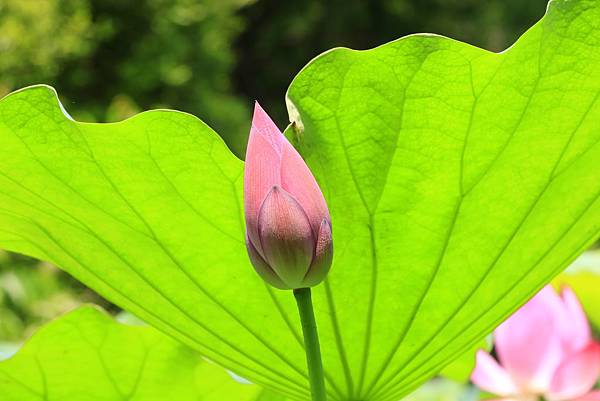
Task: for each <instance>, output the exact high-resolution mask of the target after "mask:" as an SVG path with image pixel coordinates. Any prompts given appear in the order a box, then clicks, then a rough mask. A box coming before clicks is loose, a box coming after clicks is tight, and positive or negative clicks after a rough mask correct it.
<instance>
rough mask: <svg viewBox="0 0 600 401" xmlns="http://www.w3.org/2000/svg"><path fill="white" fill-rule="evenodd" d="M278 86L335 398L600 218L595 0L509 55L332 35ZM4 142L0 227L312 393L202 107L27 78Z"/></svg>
mask: <svg viewBox="0 0 600 401" xmlns="http://www.w3.org/2000/svg"><path fill="white" fill-rule="evenodd" d="M265 68H268V66H265ZM288 96H289V101H290V103H289V104H290V109H291V112H292V116H293V118H294V121H295V122H296V125H297V126H298V128H299V130H298V132H297V135H296V136H297V140H298V146H299V147H300V149H301V151H302V152H303V155H304V156H305V157H306V159H307V161H308V163H309V165H310V167H311V168H312V169H313V171H314V172H315V174H316V176H317V178H318V180H319V183H320V184H321V186H322V188H323V190H324V192H325V195H326V198H327V200H328V202H329V206H330V209H331V211H332V219H333V229H334V243H335V248H336V255H335V259H334V266H333V268H332V272H331V275H330V277H329V279H328V281H327V282H326V283H325V284H324V285H321V286H320V287H317V288H316V289H315V296H314V299H315V303H316V305H315V308H316V314H317V320H318V324H319V326H320V333H321V337H322V348H323V355H324V363H325V368H326V382H327V387H328V391H329V394H330V399H331V400H347V401H355V400H360V401H365V400H381V401H387V400H395V399H398V398H399V397H400V396H401V395H404V394H406V393H407V392H408V391H410V390H411V389H413V388H415V387H416V386H417V385H418V384H420V383H421V382H423V381H424V380H426V379H427V378H429V377H431V376H432V375H434V374H435V373H436V372H438V371H439V370H440V369H441V368H442V367H443V366H444V365H446V364H448V363H449V362H450V361H451V360H452V359H454V358H456V357H458V356H460V355H461V354H462V353H464V352H466V351H467V350H468V349H470V347H472V346H474V345H475V344H476V343H477V341H479V340H481V339H482V338H483V337H484V336H485V335H486V334H487V333H489V332H490V331H491V330H492V329H493V327H494V326H495V325H497V324H498V323H499V322H500V321H501V320H502V319H503V318H505V317H506V316H508V314H509V313H510V312H511V311H513V310H514V309H516V308H517V307H518V306H519V305H520V304H522V303H523V302H525V300H526V299H527V298H528V297H529V296H531V295H532V294H533V293H534V292H535V291H536V290H538V289H539V288H540V287H541V286H542V285H544V283H546V282H547V281H549V280H550V279H551V278H552V276H553V275H555V274H557V273H558V272H559V271H560V270H561V269H562V268H564V267H565V266H566V265H567V264H568V263H569V262H570V261H571V260H572V259H573V258H574V257H575V256H576V255H577V254H578V253H580V252H581V251H582V250H583V249H584V248H585V247H586V246H587V245H588V244H589V243H590V242H591V241H592V240H593V239H594V238H595V237H596V236H597V235H598V231H599V229H600V227H599V225H600V202H598V200H597V199H598V194H599V192H600V182H599V180H598V174H597V171H598V169H599V167H600V165H599V160H600V149H599V147H598V145H597V144H598V141H599V140H600V129H598V128H597V127H598V124H597V123H596V121H597V119H598V117H599V116H600V102H597V98H598V97H600V4H598V3H597V2H595V1H586V0H579V1H573V0H571V1H567V0H562V1H556V2H554V3H552V5H551V7H550V9H549V12H548V13H547V15H546V16H545V17H544V19H543V20H542V21H541V22H540V23H539V24H538V25H536V26H535V27H534V28H532V29H531V30H530V31H529V32H527V33H526V34H525V35H524V36H523V37H522V38H521V39H520V41H519V42H518V43H517V44H515V45H514V46H513V47H512V48H511V49H510V50H508V51H507V52H505V53H503V54H492V53H488V52H485V51H483V50H481V49H477V48H474V47H471V46H468V45H466V44H463V43H459V42H455V41H452V40H449V39H445V38H441V37H435V36H431V35H417V36H410V37H407V38H404V39H401V40H399V41H396V42H393V43H390V44H387V45H384V46H382V47H379V48H377V49H374V50H369V51H364V52H358V51H351V50H346V49H337V50H333V51H331V52H328V53H326V54H324V55H322V56H320V57H319V58H317V59H315V60H314V61H313V62H311V63H310V64H309V65H308V66H307V67H306V68H305V69H304V70H303V71H302V72H301V73H300V75H299V76H298V77H297V78H296V79H295V80H294V82H293V84H292V86H291V88H290V90H289V93H288ZM0 143H2V146H1V147H0V246H2V247H4V248H7V249H11V250H14V251H18V252H22V253H26V254H29V255H33V256H37V257H39V258H42V259H46V260H50V261H52V262H54V263H56V264H57V265H59V266H61V267H63V268H64V269H65V270H67V271H68V272H70V273H71V274H73V275H74V276H75V277H77V278H78V279H80V280H81V281H83V282H85V283H86V284H87V285H89V286H91V287H92V288H94V289H96V290H97V291H99V292H100V293H101V294H103V295H104V296H105V297H107V298H109V299H111V300H112V301H114V302H116V303H117V304H119V305H121V306H123V307H124V308H126V309H128V310H130V311H132V312H134V313H135V314H136V315H138V316H140V317H142V318H143V319H144V320H146V321H147V322H149V323H150V324H152V325H154V326H156V327H158V328H160V329H161V330H163V331H165V332H167V333H169V334H170V335H172V336H173V337H175V338H177V339H179V340H180V341H182V342H184V343H186V344H187V345H189V346H191V347H193V348H194V349H196V350H198V351H200V352H201V353H203V354H204V355H206V356H207V357H208V358H210V359H211V360H214V361H216V362H218V363H220V364H222V365H223V366H226V367H227V368H229V369H231V370H232V371H234V372H236V373H238V374H240V375H242V376H244V377H247V378H248V379H250V380H252V381H253V382H256V383H259V384H262V385H264V386H266V387H268V388H271V389H273V390H276V391H279V392H280V393H282V394H285V395H287V396H289V397H290V398H293V399H306V398H307V395H308V382H307V374H306V368H305V361H304V354H303V348H302V343H301V338H300V336H299V332H300V325H299V321H298V318H297V312H296V311H295V309H294V303H293V297H292V295H291V293H289V292H283V291H277V290H271V289H268V288H267V287H266V286H265V285H264V284H263V283H262V282H261V280H260V279H259V278H258V277H257V276H256V274H255V273H254V272H253V270H252V268H251V267H250V265H249V263H248V261H247V257H246V254H245V248H244V244H243V230H244V227H243V221H242V219H241V217H242V211H241V209H240V205H241V196H242V192H241V174H242V168H243V164H242V163H241V162H240V161H239V160H238V159H236V158H235V157H234V156H233V155H231V153H230V152H229V151H228V150H227V149H226V147H225V145H224V144H223V142H222V141H221V140H220V139H219V138H218V137H217V136H216V135H215V134H214V132H212V131H211V130H210V129H209V128H208V127H206V126H205V125H204V124H203V123H201V122H200V121H199V120H197V119H196V118H194V117H192V116H189V115H186V114H183V113H177V112H169V111H153V112H147V113H142V114H140V115H138V116H136V117H134V118H132V119H129V120H126V121H124V122H121V123H116V124H83V123H78V122H75V121H72V120H69V119H68V118H67V117H65V115H64V114H63V113H62V111H61V109H60V108H59V105H58V103H57V101H56V98H55V97H54V94H53V93H52V91H50V90H49V89H48V88H45V87H34V88H31V89H28V90H25V91H21V92H17V93H14V94H12V95H10V96H8V97H6V98H5V99H4V100H3V101H2V102H1V103H0Z"/></svg>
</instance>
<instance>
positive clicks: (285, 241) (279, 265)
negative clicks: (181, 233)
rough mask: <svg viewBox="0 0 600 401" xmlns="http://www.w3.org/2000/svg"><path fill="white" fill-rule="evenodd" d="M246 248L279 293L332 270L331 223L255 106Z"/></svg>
mask: <svg viewBox="0 0 600 401" xmlns="http://www.w3.org/2000/svg"><path fill="white" fill-rule="evenodd" d="M244 212H245V216H246V247H247V249H248V254H249V256H250V261H251V262H252V265H253V266H254V268H255V270H256V271H257V272H258V274H259V275H260V276H261V277H262V278H263V279H264V280H265V281H267V282H268V283H269V284H271V285H273V286H274V287H277V288H280V289H296V288H304V287H312V286H314V285H316V284H318V283H320V282H321V281H322V280H323V279H324V278H325V276H326V275H327V272H328V271H329V267H330V266H331V260H332V256H333V245H332V239H331V219H330V217H329V210H328V209H327V204H326V203H325V199H324V198H323V194H322V193H321V190H320V189H319V186H318V184H317V182H316V180H315V178H314V177H313V175H312V173H311V172H310V170H309V169H308V166H307V165H306V164H305V163H304V160H302V157H300V155H299V154H298V152H297V151H296V149H294V147H293V146H292V145H291V144H290V143H289V142H288V141H287V139H286V138H285V137H284V136H283V134H282V133H281V132H280V131H279V129H278V128H277V126H276V125H275V123H273V121H272V120H271V119H270V118H269V116H268V115H267V113H265V111H264V110H263V109H262V108H261V107H260V105H259V104H258V103H256V104H255V108H254V117H253V119H252V128H251V130H250V138H249V139H248V148H247V151H246V166H245V171H244Z"/></svg>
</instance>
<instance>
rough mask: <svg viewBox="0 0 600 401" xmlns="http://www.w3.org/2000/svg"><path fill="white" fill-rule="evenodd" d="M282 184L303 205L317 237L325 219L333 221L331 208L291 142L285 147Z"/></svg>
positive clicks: (282, 163)
mask: <svg viewBox="0 0 600 401" xmlns="http://www.w3.org/2000/svg"><path fill="white" fill-rule="evenodd" d="M281 185H282V186H283V188H284V189H285V190H286V191H288V192H289V193H290V194H292V195H293V196H294V198H296V200H298V203H300V205H302V208H303V209H304V211H305V212H306V214H307V216H308V218H309V220H310V225H311V227H312V229H313V232H314V234H315V237H316V236H317V233H318V231H319V227H320V226H321V222H322V221H323V219H325V220H327V221H331V218H330V217H329V210H328V209H327V204H326V203H325V198H324V197H323V193H322V192H321V189H320V188H319V185H318V184H317V181H316V180H315V177H314V176H313V175H312V173H311V171H310V169H309V168H308V166H307V165H306V163H305V162H304V160H302V157H301V156H300V155H299V154H298V152H297V151H296V149H294V147H293V146H291V145H289V144H288V146H285V147H284V148H283V157H282V162H281Z"/></svg>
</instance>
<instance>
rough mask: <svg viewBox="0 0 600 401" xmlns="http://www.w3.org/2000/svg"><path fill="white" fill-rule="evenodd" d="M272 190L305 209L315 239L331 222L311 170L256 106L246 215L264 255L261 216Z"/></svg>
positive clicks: (252, 236) (246, 176) (248, 156)
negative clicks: (282, 191)
mask: <svg viewBox="0 0 600 401" xmlns="http://www.w3.org/2000/svg"><path fill="white" fill-rule="evenodd" d="M273 186H281V187H282V188H283V189H285V190H286V191H287V192H289V193H290V194H291V195H292V196H293V197H294V198H295V199H296V201H297V202H298V203H299V204H300V206H302V209H303V210H304V212H305V213H306V215H307V216H308V218H309V221H310V225H311V228H312V231H313V235H314V236H315V237H317V234H318V231H319V227H320V226H321V221H322V220H323V219H326V220H327V221H331V218H330V216H329V211H328V209H327V204H326V202H325V199H324V197H323V193H322V192H321V189H320V188H319V185H318V184H317V181H316V180H315V178H314V176H313V175H312V173H311V171H310V169H309V168H308V166H307V165H306V163H305V162H304V160H303V159H302V157H301V156H300V154H299V153H298V152H297V151H296V149H294V147H293V146H292V145H291V144H290V143H289V142H288V140H287V139H286V138H285V136H283V134H282V133H281V131H279V129H278V128H277V126H276V125H275V123H274V122H273V121H272V120H271V118H270V117H269V116H268V115H267V113H266V112H265V111H264V110H263V109H262V108H261V107H260V105H259V104H258V102H257V103H256V104H255V106H254V117H253V118H252V128H251V129H250V137H249V138H248V148H247V150H246V165H245V172H244V211H245V215H246V227H247V231H248V236H249V238H250V239H251V240H252V242H253V244H254V245H255V246H256V247H257V249H258V250H259V252H261V253H262V249H260V245H259V244H258V228H257V218H258V212H259V208H260V205H261V204H262V202H263V200H264V198H265V196H266V195H267V193H268V192H269V191H270V190H271V188H272V187H273Z"/></svg>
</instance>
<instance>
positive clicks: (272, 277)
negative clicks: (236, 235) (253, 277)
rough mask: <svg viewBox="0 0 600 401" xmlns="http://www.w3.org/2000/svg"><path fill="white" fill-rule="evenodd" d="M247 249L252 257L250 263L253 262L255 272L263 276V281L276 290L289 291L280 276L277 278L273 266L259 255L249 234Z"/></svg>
mask: <svg viewBox="0 0 600 401" xmlns="http://www.w3.org/2000/svg"><path fill="white" fill-rule="evenodd" d="M246 248H247V249H248V255H249V257H250V261H251V262H252V266H254V270H256V272H257V273H258V275H259V276H261V277H262V279H263V280H265V281H266V282H267V283H269V284H271V285H272V286H273V287H275V288H279V289H281V290H287V289H289V287H288V286H287V285H285V284H284V283H283V281H281V279H280V278H279V276H277V273H275V271H274V270H273V269H271V266H269V265H268V264H267V262H265V260H264V259H263V257H262V256H261V255H260V253H258V251H257V250H256V247H255V246H254V245H253V244H252V241H250V239H249V238H248V233H246Z"/></svg>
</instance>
